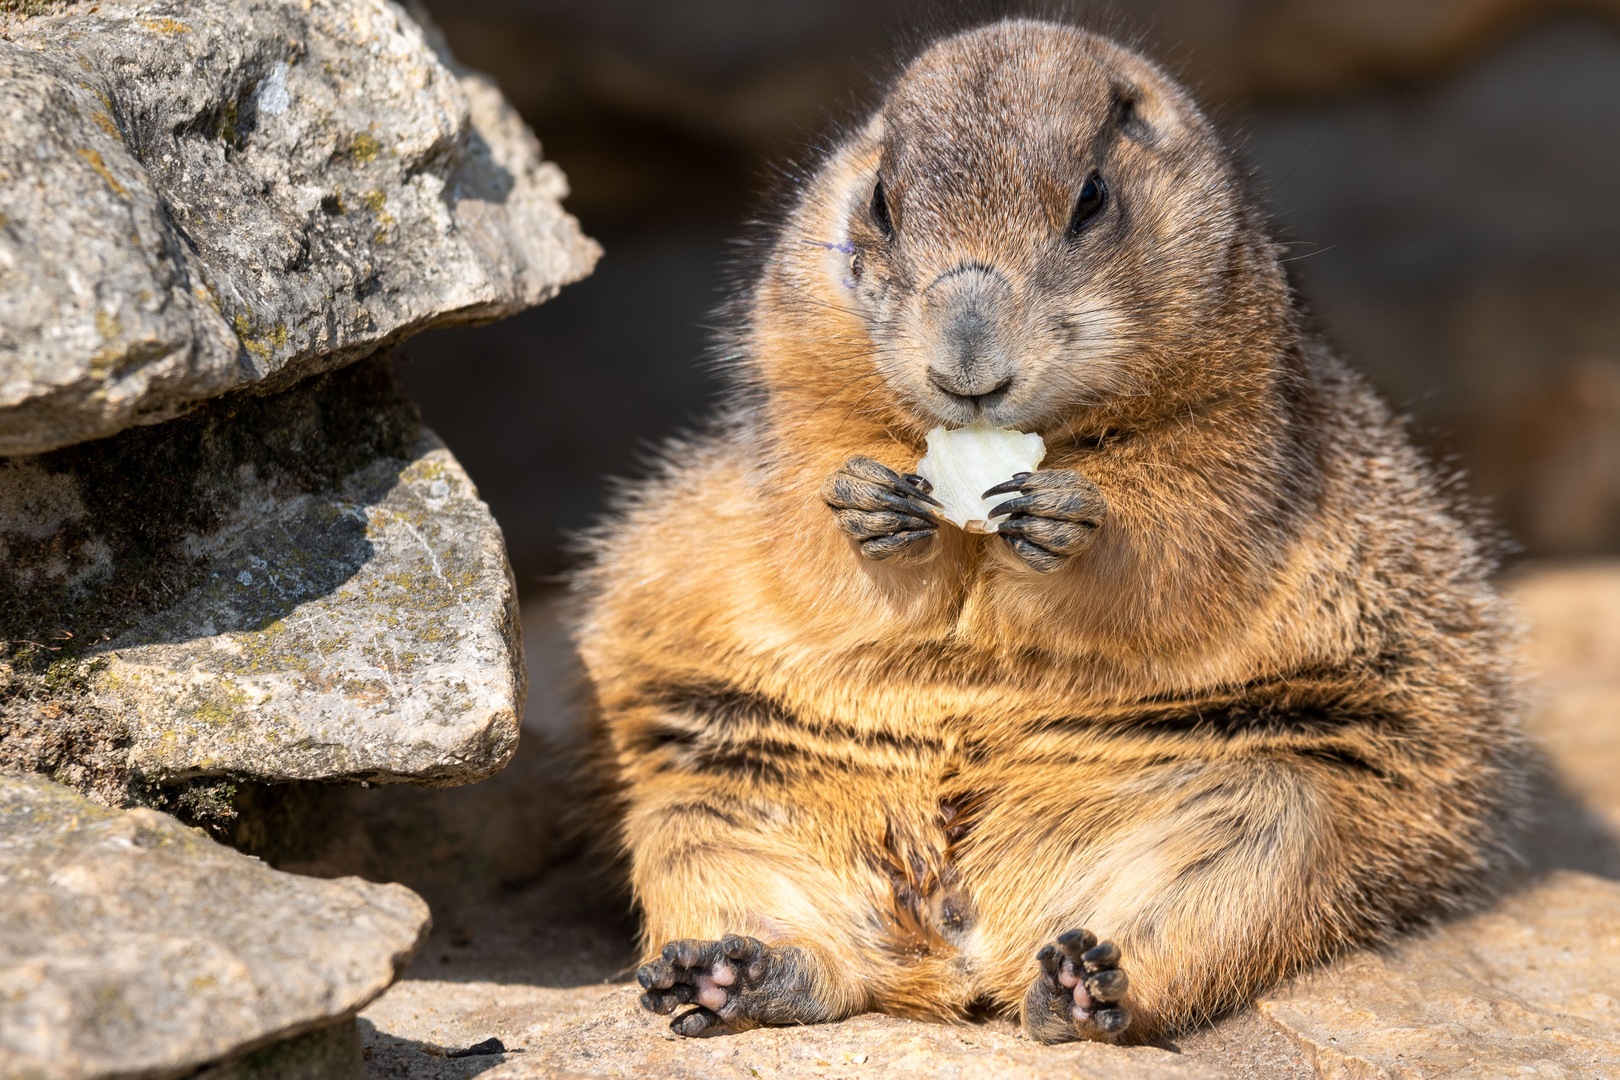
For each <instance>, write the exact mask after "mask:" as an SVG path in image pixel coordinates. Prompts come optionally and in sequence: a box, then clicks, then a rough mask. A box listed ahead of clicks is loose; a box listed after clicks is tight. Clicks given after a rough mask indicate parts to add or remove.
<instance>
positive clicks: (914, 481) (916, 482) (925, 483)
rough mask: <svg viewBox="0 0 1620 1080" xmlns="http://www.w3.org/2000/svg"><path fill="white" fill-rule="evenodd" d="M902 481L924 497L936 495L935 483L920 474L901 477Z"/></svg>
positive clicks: (910, 473) (931, 500)
mask: <svg viewBox="0 0 1620 1080" xmlns="http://www.w3.org/2000/svg"><path fill="white" fill-rule="evenodd" d="M900 479H902V480H904V481H905V482H906V483H908V484H910V485H911V486H912V487H914V488H916V489H917V490H918V491H920V492H922V493H923V494H924V495H932V494H933V493H934V482H933V481H932V480H930V479H928V477H926V476H923V475H921V474H920V473H914V472H908V473H906V474H905V475H903V476H901V477H900ZM928 501H929V502H933V501H934V500H933V499H929V500H928Z"/></svg>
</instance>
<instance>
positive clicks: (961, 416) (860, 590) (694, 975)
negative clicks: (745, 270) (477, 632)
mask: <svg viewBox="0 0 1620 1080" xmlns="http://www.w3.org/2000/svg"><path fill="white" fill-rule="evenodd" d="M743 311H744V317H743V320H742V325H741V327H740V328H739V330H738V337H737V340H738V343H739V347H738V349H737V350H736V352H737V356H736V358H735V361H734V366H733V378H734V382H735V385H736V388H737V390H736V394H735V396H734V398H733V399H732V401H731V403H730V404H729V405H728V407H727V409H726V410H725V411H724V413H723V415H722V416H721V417H720V418H719V419H718V421H717V422H716V423H715V424H714V425H713V427H712V429H711V430H710V432H709V433H708V434H706V435H704V436H702V437H700V438H696V439H694V440H692V441H690V442H687V443H685V444H682V445H679V446H676V447H673V448H672V449H671V450H670V452H669V455H668V458H667V462H666V464H665V466H664V468H663V469H662V470H661V471H660V472H659V473H658V474H657V475H656V476H654V477H653V478H651V479H649V480H646V481H644V482H642V483H640V484H639V486H636V487H634V488H633V489H632V490H631V491H630V493H629V495H628V496H627V498H626V500H625V502H624V504H623V505H622V506H621V507H620V509H619V510H618V511H617V512H616V514H615V516H614V517H613V518H612V519H611V520H610V521H608V522H607V523H606V524H605V525H603V526H602V527H601V528H600V529H599V530H598V531H597V532H596V533H595V534H594V536H593V538H592V541H591V544H592V552H593V557H592V562H591V565H590V566H589V567H587V568H586V569H585V570H584V571H583V572H582V575H581V577H580V580H579V587H580V589H581V591H582V594H583V604H582V607H581V618H580V622H579V625H578V627H577V630H576V636H577V641H578V644H579V647H580V651H581V655H582V657H583V659H584V662H585V665H586V670H587V672H588V675H589V679H590V685H591V688H592V694H593V702H594V705H593V708H594V711H595V715H596V725H597V728H596V730H597V735H598V749H599V752H600V754H601V759H600V765H601V768H602V769H603V770H604V772H605V773H606V775H608V776H609V777H610V779H611V781H612V784H613V787H614V791H615V796H614V797H615V799H616V812H617V813H618V815H619V817H618V820H619V821H620V825H621V832H620V840H621V841H622V844H623V847H624V850H625V851H626V852H627V853H628V856H629V862H630V870H631V878H632V884H633V887H634V890H635V895H636V898H637V900H638V902H639V904H640V906H641V908H642V911H643V913H644V915H645V945H646V950H647V952H646V955H647V958H648V959H647V962H646V963H645V964H644V965H643V967H642V969H641V971H640V978H641V981H642V984H643V986H644V987H645V988H646V989H647V994H646V995H645V997H644V998H643V1002H644V1004H645V1005H647V1007H649V1008H652V1009H655V1010H656V1011H659V1012H672V1011H675V1010H679V1009H683V1008H684V1009H686V1010H687V1011H685V1012H682V1013H680V1015H678V1016H677V1017H676V1019H675V1021H674V1022H673V1026H674V1027H675V1030H677V1031H678V1032H681V1033H683V1034H699V1033H702V1032H704V1031H706V1030H708V1029H709V1028H712V1027H722V1026H723V1027H730V1028H741V1027H747V1026H750V1025H754V1024H761V1023H795V1022H814V1021H821V1020H829V1019H836V1018H839V1017H843V1016H848V1015H851V1014H853V1013H857V1012H860V1011H863V1010H873V1009H875V1010H882V1011H887V1012H892V1013H896V1014H901V1015H908V1016H915V1017H942V1018H944V1017H954V1016H961V1015H963V1014H965V1013H966V1012H968V1011H969V1010H970V1009H972V1008H974V1007H975V1006H982V1005H985V1004H988V1005H990V1006H991V1007H995V1008H999V1009H1002V1010H1006V1011H1008V1012H1015V1013H1018V1014H1019V1015H1021V1017H1022V1022H1023V1024H1024V1025H1025V1027H1026V1029H1027V1030H1028V1031H1029V1033H1030V1034H1031V1036H1032V1037H1034V1038H1037V1039H1040V1040H1042V1041H1046V1042H1057V1041H1063V1040H1068V1039H1083V1038H1103V1039H1116V1038H1128V1039H1149V1038H1153V1037H1155V1036H1156V1035H1158V1034H1160V1033H1163V1032H1165V1031H1168V1030H1174V1029H1176V1028H1179V1027H1183V1026H1185V1025H1187V1024H1189V1023H1193V1022H1196V1021H1199V1020H1201V1019H1204V1018H1207V1017H1209V1016H1211V1015H1213V1014H1215V1013H1217V1012H1218V1011H1220V1010H1222V1009H1224V1008H1226V1007H1229V1006H1232V1005H1235V1004H1237V1003H1240V1002H1242V1001H1244V1000H1246V999H1247V998H1248V997H1250V996H1251V995H1252V994H1253V993H1254V992H1255V991H1256V990H1257V989H1259V988H1261V987H1263V986H1264V985H1265V984H1267V983H1269V982H1271V981H1272V980H1274V979H1277V978H1278V977H1280V976H1283V975H1285V974H1287V973H1288V972H1290V971H1293V970H1295V969H1297V968H1299V967H1301V966H1302V965H1306V964H1310V963H1313V962H1316V961H1318V960H1321V959H1323V958H1326V957H1328V956H1331V955H1333V954H1334V953H1336V952H1338V951H1340V950H1343V949H1345V948H1347V947H1350V946H1354V945H1357V944H1363V943H1369V942H1376V941H1379V940H1381V939H1384V938H1385V937H1387V936H1388V935H1390V934H1391V933H1393V932H1396V931H1398V930H1399V929H1401V928H1403V927H1408V926H1411V925H1415V924H1418V923H1420V922H1422V921H1423V920H1425V919H1428V918H1431V917H1433V916H1434V915H1436V914H1438V913H1441V912H1445V911H1447V910H1453V909H1456V908H1458V907H1460V906H1463V905H1465V904H1467V903H1469V902H1471V901H1472V900H1473V899H1475V898H1477V897H1478V896H1479V895H1481V894H1482V891H1483V889H1484V888H1485V887H1486V883H1487V881H1488V880H1489V878H1490V877H1491V875H1492V874H1493V872H1494V871H1496V870H1498V869H1499V868H1501V867H1502V866H1503V865H1504V863H1506V862H1507V861H1508V858H1509V834H1510V831H1511V829H1512V827H1513V826H1514V824H1515V822H1516V819H1517V816H1518V812H1519V810H1518V808H1519V806H1520V803H1521V797H1522V795H1521V792H1522V788H1523V774H1524V755H1523V743H1522V740H1521V736H1520V735H1519V733H1518V728H1517V721H1516V718H1515V710H1516V697H1515V694H1516V689H1515V679H1514V673H1513V669H1512V665H1511V664H1510V662H1509V661H1508V659H1507V654H1506V645H1507V639H1508V637H1509V632H1508V628H1507V624H1506V620H1505V617H1504V615H1503V612H1502V609H1501V606H1500V602H1499V601H1498V599H1497V598H1496V596H1495V595H1494V594H1493V592H1492V591H1491V589H1490V587H1489V585H1488V584H1487V581H1486V576H1487V572H1488V570H1489V565H1488V560H1487V559H1486V558H1485V557H1484V556H1483V555H1482V553H1481V551H1480V549H1479V546H1478V544H1477V543H1476V541H1475V540H1474V539H1473V538H1472V536H1471V535H1470V532H1469V530H1468V528H1466V527H1465V526H1464V524H1462V523H1461V522H1460V521H1459V520H1458V519H1457V517H1456V516H1454V515H1453V514H1452V513H1451V512H1450V510H1448V503H1447V499H1446V497H1445V496H1444V493H1443V492H1442V491H1441V486H1440V483H1439V482H1438V481H1437V479H1436V478H1435V476H1434V475H1433V474H1432V473H1431V472H1430V471H1429V470H1428V468H1427V467H1426V466H1425V465H1424V464H1423V463H1422V461H1421V460H1420V459H1419V458H1418V456H1417V455H1416V454H1415V452H1414V451H1413V450H1412V448H1411V447H1410V445H1409V444H1408V442H1407V440H1406V438H1405V436H1404V434H1403V433H1402V431H1401V429H1400V426H1399V424H1398V423H1397V422H1396V421H1394V420H1393V419H1392V418H1391V416H1390V414H1389V412H1388V411H1387V410H1386V408H1385V407H1384V406H1383V405H1382V404H1381V403H1380V402H1379V401H1378V400H1377V399H1376V397H1375V396H1374V395H1373V394H1372V393H1371V392H1370V391H1369V390H1368V388H1367V387H1366V386H1365V384H1364V383H1363V382H1362V381H1361V380H1360V379H1359V378H1358V377H1356V376H1355V375H1354V374H1352V373H1351V372H1350V371H1348V370H1347V369H1346V368H1345V367H1344V366H1343V365H1342V364H1341V363H1340V362H1339V361H1338V360H1337V359H1336V358H1335V357H1334V356H1333V355H1332V354H1331V353H1330V352H1329V351H1328V350H1327V349H1326V348H1325V347H1324V346H1323V345H1322V344H1321V343H1320V342H1319V341H1317V340H1315V339H1314V338H1313V337H1311V336H1310V334H1309V333H1308V331H1307V330H1306V329H1305V327H1304V326H1303V325H1302V319H1301V316H1300V314H1299V312H1298V310H1297V307H1296V304H1295V301H1294V298H1293V296H1292V294H1291V292H1290V288H1289V285H1288V282H1287V280H1286V277H1285V275H1284V272H1283V270H1282V267H1281V265H1280V263H1279V259H1278V253H1277V249H1276V247H1275V246H1274V245H1273V243H1272V242H1271V241H1270V239H1269V238H1268V236H1267V233H1266V228H1265V223H1264V220H1263V215H1262V213H1261V212H1260V210H1259V209H1258V208H1257V206H1256V204H1255V202H1254V201H1253V200H1252V199H1251V198H1250V197H1249V196H1248V195H1246V194H1245V192H1244V188H1243V184H1242V183H1241V181H1240V178H1239V175H1238V172H1237V171H1236V169H1235V168H1234V166H1233V164H1232V162H1231V160H1230V159H1229V157H1228V155H1227V153H1226V151H1225V150H1224V149H1223V147H1222V145H1221V142H1220V140H1219V138H1218V136H1217V135H1216V133H1215V131H1214V130H1213V128H1212V127H1211V125H1210V124H1209V122H1208V121H1207V120H1206V119H1205V117H1204V116H1203V115H1202V114H1201V113H1200V112H1199V110H1198V109H1197V107H1196V106H1195V105H1194V103H1193V102H1192V100H1191V99H1190V98H1189V97H1188V95H1187V94H1186V93H1185V92H1184V91H1183V90H1181V89H1180V88H1179V87H1178V86H1177V85H1176V84H1175V83H1174V82H1172V81H1171V80H1170V79H1169V78H1168V77H1167V76H1166V75H1165V74H1164V73H1163V72H1162V71H1160V70H1159V69H1158V68H1157V67H1155V66H1154V65H1153V64H1151V63H1150V62H1148V61H1147V60H1145V59H1143V58H1142V57H1140V56H1138V55H1136V54H1135V53H1133V52H1131V51H1129V50H1127V49H1125V48H1122V47H1121V46H1119V45H1116V44H1114V43H1112V42H1110V41H1108V40H1105V39H1103V38H1100V37H1097V36H1094V35H1091V34H1088V33H1086V32H1083V31H1081V30H1077V29H1074V28H1070V27H1066V26H1061V25H1055V24H1050V23H1044V22H1036V21H1026V20H1016V21H1006V22H1000V23H995V24H992V25H988V26H985V27H982V28H980V29H977V30H973V31H970V32H967V33H964V34H960V35H957V36H955V37H951V38H947V39H944V40H942V41H940V42H938V43H937V44H935V45H934V46H933V47H931V48H930V49H928V50H927V51H926V52H925V53H924V54H922V56H920V57H919V58H918V59H917V60H916V61H914V62H913V63H912V64H911V66H910V67H909V68H908V69H907V70H906V71H905V72H904V74H903V75H902V76H901V77H900V78H899V79H898V80H897V82H896V83H895V84H894V85H893V87H892V89H891V90H890V92H889V94H888V96H887V98H886V100H885V101H884V103H883V105H882V106H881V108H880V109H879V110H878V111H877V112H876V114H875V115H873V116H872V117H871V119H870V120H869V121H868V122H867V123H866V124H865V125H864V126H863V127H861V128H860V129H859V130H857V131H855V132H854V133H853V134H851V135H850V136H849V137H848V138H847V139H845V140H844V142H843V143H842V144H840V145H839V146H837V147H836V148H835V149H834V150H832V151H831V153H830V154H829V156H828V157H827V158H826V160H825V161H824V162H823V163H822V165H821V166H820V169H819V171H817V172H816V173H815V174H814V176H813V177H812V178H810V179H809V180H808V181H807V182H806V183H805V184H804V186H803V188H802V190H801V191H800V192H799V193H798V202H797V204H796V206H795V207H794V208H793V209H792V211H791V212H790V213H789V214H788V216H787V218H786V220H785V221H784V223H783V224H782V226H781V229H780V232H779V234H778V236H777V239H776V241H775V244H774V246H773V248H772V249H771V251H770V253H769V255H768V257H767V258H766V259H765V261H764V264H763V266H762V267H761V269H760V271H759V274H758V277H757V280H756V281H755V283H754V285H753V287H752V289H751V291H750V292H749V293H748V294H747V296H746V297H745V298H744V302H743ZM981 416H982V417H984V418H986V419H988V420H990V421H991V422H992V423H995V424H998V425H1002V426H1007V427H1013V428H1017V429H1019V430H1021V431H1036V432H1039V433H1040V434H1041V435H1042V436H1043V437H1044V439H1045V440H1046V444H1047V447H1048V456H1047V459H1046V461H1045V462H1044V463H1043V465H1042V470H1041V471H1040V472H1037V473H1034V474H1032V475H1020V476H1019V477H1009V478H1007V483H1006V484H1003V485H1001V487H1002V488H1003V489H1004V490H1005V491H1006V492H1007V495H1008V498H1009V499H1012V500H1014V501H1015V506H1016V509H1017V510H1018V513H1017V514H1016V515H1015V516H1014V517H1013V518H1012V519H1011V522H1012V523H1013V525H1014V527H1013V528H1011V529H1008V530H1005V531H1004V532H1003V533H1000V534H996V535H989V536H984V535H969V534H967V533H964V532H961V531H959V530H957V529H955V528H954V527H952V526H949V525H943V524H941V523H940V522H939V520H938V518H937V517H935V516H934V515H933V514H932V511H931V508H930V507H929V505H928V500H927V494H926V491H924V490H923V489H922V488H921V487H919V486H918V485H917V484H916V483H915V481H914V480H911V479H908V477H907V475H906V474H907V473H908V472H909V471H910V470H911V469H913V468H914V467H915V465H916V462H917V460H918V458H919V457H920V456H921V454H922V447H923V441H924V435H925V433H926V432H927V431H928V430H929V429H930V428H933V427H934V426H936V425H939V424H941V423H945V424H951V425H956V424H965V423H968V422H970V421H972V420H974V419H976V418H978V417H981ZM1098 938H1101V939H1105V942H1107V943H1111V944H1106V943H1105V944H1097V939H1098Z"/></svg>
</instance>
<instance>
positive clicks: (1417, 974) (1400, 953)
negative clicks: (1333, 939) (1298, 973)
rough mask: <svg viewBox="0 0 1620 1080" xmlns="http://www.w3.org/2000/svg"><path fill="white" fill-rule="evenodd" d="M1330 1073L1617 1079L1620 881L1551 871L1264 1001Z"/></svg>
mask: <svg viewBox="0 0 1620 1080" xmlns="http://www.w3.org/2000/svg"><path fill="white" fill-rule="evenodd" d="M1260 1011H1261V1013H1262V1014H1263V1015H1264V1016H1265V1017H1266V1018H1267V1019H1269V1020H1270V1021H1271V1022H1272V1023H1274V1024H1276V1025H1277V1026H1278V1027H1279V1028H1280V1029H1282V1030H1283V1031H1284V1032H1285V1033H1286V1034H1288V1035H1289V1036H1290V1037H1291V1038H1293V1039H1295V1040H1296V1041H1297V1042H1298V1043H1299V1046H1300V1048H1301V1049H1302V1050H1303V1051H1304V1053H1305V1056H1306V1058H1307V1060H1309V1061H1310V1062H1311V1064H1312V1065H1313V1066H1314V1067H1315V1069H1316V1073H1317V1075H1318V1076H1320V1077H1323V1078H1324V1080H1340V1078H1344V1080H1361V1078H1363V1077H1380V1078H1382V1077H1388V1078H1390V1080H1420V1078H1423V1077H1429V1076H1448V1077H1480V1078H1484V1077H1491V1076H1525V1077H1558V1078H1559V1080H1576V1078H1586V1077H1590V1078H1591V1080H1599V1078H1607V1077H1612V1076H1615V1075H1617V1074H1620V883H1617V882H1614V881H1605V880H1603V879H1601V878H1597V877H1593V876H1591V875H1589V874H1577V873H1571V872H1567V871H1566V872H1561V873H1555V874H1553V875H1551V876H1550V877H1548V878H1547V879H1546V880H1545V881H1542V882H1539V883H1537V884H1535V885H1534V886H1531V887H1529V888H1526V889H1523V890H1522V891H1520V892H1519V893H1518V894H1516V895H1514V896H1511V897H1509V898H1508V899H1507V900H1505V901H1503V902H1502V903H1500V904H1498V905H1497V906H1496V907H1495V908H1493V909H1491V910H1490V911H1488V912H1484V913H1482V914H1480V915H1476V916H1474V917H1473V918H1470V919H1464V920H1461V921H1458V922H1455V923H1451V924H1449V925H1446V926H1443V927H1441V928H1440V929H1439V930H1437V931H1435V932H1434V933H1431V934H1427V935H1424V936H1421V937H1418V938H1414V939H1412V940H1409V941H1405V942H1402V943H1400V944H1399V945H1397V946H1396V947H1395V948H1394V949H1392V950H1390V951H1388V952H1384V953H1377V952H1363V953H1357V954H1356V955H1354V956H1352V957H1349V958H1347V959H1346V960H1344V961H1343V962H1341V963H1339V964H1336V965H1333V966H1332V967H1329V968H1327V969H1325V970H1322V971H1319V972H1313V973H1311V974H1309V975H1306V976H1303V977H1301V978H1299V979H1297V980H1295V981H1294V982H1292V983H1291V984H1289V985H1287V986H1286V987H1284V988H1282V989H1281V990H1279V991H1277V992H1274V993H1272V994H1271V995H1269V996H1268V997H1266V998H1265V999H1264V1000H1262V1001H1261V1002H1260Z"/></svg>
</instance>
